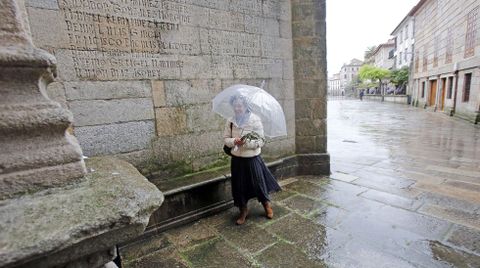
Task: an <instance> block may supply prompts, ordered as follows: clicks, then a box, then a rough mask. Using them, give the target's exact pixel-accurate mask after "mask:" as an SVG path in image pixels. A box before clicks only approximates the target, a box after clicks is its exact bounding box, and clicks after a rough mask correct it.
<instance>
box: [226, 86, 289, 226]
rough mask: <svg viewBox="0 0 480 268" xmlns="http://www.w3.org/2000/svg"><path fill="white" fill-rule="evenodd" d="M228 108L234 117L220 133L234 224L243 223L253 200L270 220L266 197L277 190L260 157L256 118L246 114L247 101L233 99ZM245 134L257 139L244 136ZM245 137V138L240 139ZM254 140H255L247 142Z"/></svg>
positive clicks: (260, 132) (260, 135) (260, 133)
mask: <svg viewBox="0 0 480 268" xmlns="http://www.w3.org/2000/svg"><path fill="white" fill-rule="evenodd" d="M230 104H231V105H232V108H233V110H234V113H235V115H234V116H233V117H232V118H230V119H229V120H227V123H226V125H225V131H224V135H223V137H224V142H225V145H226V146H228V147H230V148H232V150H231V153H232V160H231V172H232V195H233V202H234V205H235V206H236V207H238V208H239V209H240V215H239V217H238V219H237V221H236V223H237V224H238V225H241V224H243V223H244V222H245V219H246V217H247V215H248V207H247V203H248V200H250V199H252V198H257V200H258V201H259V202H261V203H262V205H263V207H264V209H265V214H266V217H267V218H269V219H272V218H273V210H272V207H271V204H270V197H269V193H271V192H276V191H279V190H281V188H280V186H279V185H278V183H277V181H276V179H275V178H274V177H273V175H272V173H270V171H269V170H268V168H267V167H266V166H265V163H264V162H263V160H262V158H261V157H260V153H261V148H262V146H263V145H264V144H265V141H264V138H263V125H262V121H261V120H260V117H258V116H257V115H255V114H253V113H251V112H250V109H249V108H248V101H247V100H246V98H245V97H243V96H241V95H237V96H233V97H232V98H231V100H230ZM248 133H251V134H255V133H257V134H258V135H247V134H248ZM245 135H247V138H243V139H242V137H245ZM248 136H250V137H257V138H250V139H249V138H248Z"/></svg>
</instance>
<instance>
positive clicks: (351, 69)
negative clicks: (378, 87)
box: [340, 59, 363, 93]
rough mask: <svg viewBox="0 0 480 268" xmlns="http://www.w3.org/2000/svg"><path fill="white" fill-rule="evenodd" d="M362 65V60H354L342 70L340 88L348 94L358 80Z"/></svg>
mask: <svg viewBox="0 0 480 268" xmlns="http://www.w3.org/2000/svg"><path fill="white" fill-rule="evenodd" d="M362 65H363V62H362V61H361V60H358V59H352V60H351V61H350V63H348V64H344V65H343V66H342V69H340V86H341V89H342V90H343V91H344V92H345V93H347V89H348V86H349V85H350V84H351V83H352V81H354V79H356V78H357V76H358V71H359V70H360V67H361V66H362Z"/></svg>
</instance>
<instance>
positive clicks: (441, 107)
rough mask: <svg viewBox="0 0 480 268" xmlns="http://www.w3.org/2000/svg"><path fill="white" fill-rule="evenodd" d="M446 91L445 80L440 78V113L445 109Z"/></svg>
mask: <svg viewBox="0 0 480 268" xmlns="http://www.w3.org/2000/svg"><path fill="white" fill-rule="evenodd" d="M446 91H447V78H442V97H441V98H442V99H441V100H440V111H443V109H444V108H445V92H446Z"/></svg>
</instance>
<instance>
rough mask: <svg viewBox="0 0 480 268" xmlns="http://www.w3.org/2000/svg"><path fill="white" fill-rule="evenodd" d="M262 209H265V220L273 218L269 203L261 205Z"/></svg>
mask: <svg viewBox="0 0 480 268" xmlns="http://www.w3.org/2000/svg"><path fill="white" fill-rule="evenodd" d="M262 205H263V208H264V209H265V216H267V218H269V219H272V218H273V209H272V206H271V205H270V202H264V203H262Z"/></svg>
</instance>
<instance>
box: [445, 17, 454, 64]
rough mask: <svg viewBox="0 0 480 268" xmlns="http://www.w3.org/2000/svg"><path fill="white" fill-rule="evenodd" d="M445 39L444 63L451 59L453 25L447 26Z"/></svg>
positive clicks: (449, 61)
mask: <svg viewBox="0 0 480 268" xmlns="http://www.w3.org/2000/svg"><path fill="white" fill-rule="evenodd" d="M445 41H446V44H445V64H447V63H452V61H453V26H451V27H449V28H448V30H447V36H446V40H445Z"/></svg>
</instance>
